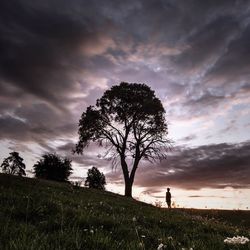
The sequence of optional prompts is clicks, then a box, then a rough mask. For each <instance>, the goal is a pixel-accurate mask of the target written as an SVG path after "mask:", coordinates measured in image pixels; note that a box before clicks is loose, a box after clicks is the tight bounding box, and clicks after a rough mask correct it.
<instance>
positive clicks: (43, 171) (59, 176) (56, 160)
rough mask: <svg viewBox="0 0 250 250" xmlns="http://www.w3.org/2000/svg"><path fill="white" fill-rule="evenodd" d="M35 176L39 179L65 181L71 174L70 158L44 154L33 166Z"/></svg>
mask: <svg viewBox="0 0 250 250" xmlns="http://www.w3.org/2000/svg"><path fill="white" fill-rule="evenodd" d="M33 168H34V171H35V176H36V177H37V178H41V179H48V180H54V181H67V180H68V177H69V176H70V174H71V170H72V168H71V160H69V159H67V158H63V157H60V156H58V155H56V154H45V155H43V156H42V159H40V160H39V161H38V162H37V163H36V164H35V165H34V166H33Z"/></svg>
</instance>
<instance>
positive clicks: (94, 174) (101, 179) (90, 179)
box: [85, 167, 106, 190]
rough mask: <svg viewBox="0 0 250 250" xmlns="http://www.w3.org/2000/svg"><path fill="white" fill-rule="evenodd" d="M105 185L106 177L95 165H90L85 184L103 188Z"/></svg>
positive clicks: (90, 186)
mask: <svg viewBox="0 0 250 250" xmlns="http://www.w3.org/2000/svg"><path fill="white" fill-rule="evenodd" d="M105 185H106V179H105V176H104V174H103V173H101V172H100V171H99V170H98V169H97V168H96V167H92V168H91V169H89V170H88V176H87V178H86V181H85V186H87V187H89V188H97V189H102V190H105V187H104V186H105Z"/></svg>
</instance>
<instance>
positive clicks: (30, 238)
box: [0, 174, 250, 250]
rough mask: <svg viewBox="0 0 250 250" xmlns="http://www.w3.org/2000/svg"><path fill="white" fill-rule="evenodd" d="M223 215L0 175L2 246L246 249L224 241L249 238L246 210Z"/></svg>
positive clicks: (122, 249) (36, 247) (121, 248)
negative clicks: (170, 207) (169, 207)
mask: <svg viewBox="0 0 250 250" xmlns="http://www.w3.org/2000/svg"><path fill="white" fill-rule="evenodd" d="M221 214H222V215H224V217H225V218H223V216H222V215H221V216H220V215H219V214H218V213H217V214H215V212H214V211H212V212H211V211H209V210H207V211H203V212H202V211H199V210H181V209H177V210H175V209H172V210H167V209H161V208H156V207H153V206H151V205H148V204H145V203H142V202H138V201H135V200H133V199H129V198H125V197H122V196H120V195H116V194H113V193H110V192H104V191H98V190H90V189H86V188H76V187H73V186H72V185H70V184H65V183H56V182H51V181H45V180H37V179H30V178H19V177H15V176H9V175H4V174H0V249H25V250H29V249H35V250H38V249H44V250H45V249H46V250H48V249H53V250H54V249H73V250H74V249H81V250H83V249H84V250H85V249H86V250H88V249H98V250H101V249H108V250H112V249H120V250H126V249H147V250H148V249H157V248H158V246H159V244H160V243H162V244H164V246H165V248H162V249H191V248H193V249H197V250H202V249H208V250H212V249H215V250H219V249H250V244H249V243H248V244H245V245H226V244H225V243H224V242H223V240H224V239H225V238H226V237H232V236H236V235H243V236H246V237H248V238H250V231H249V227H248V226H249V216H250V213H249V212H244V213H243V214H242V213H241V212H240V211H239V212H237V211H229V212H228V211H227V214H224V213H223V212H221ZM237 216H238V221H239V224H238V225H237ZM231 218H233V220H232V221H231ZM222 219H223V220H222ZM242 220H245V222H246V223H242ZM240 221H241V222H240ZM231 222H232V223H231Z"/></svg>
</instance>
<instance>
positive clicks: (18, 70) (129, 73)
mask: <svg viewBox="0 0 250 250" xmlns="http://www.w3.org/2000/svg"><path fill="white" fill-rule="evenodd" d="M249 14H250V2H249V1H248V0H239V1H235V0H220V1H217V0H214V1H212V0H210V1H200V0H191V1H186V0H179V1H173V0H169V1H163V0H162V1H161V0H159V1H151V0H137V1H132V0H131V1H115V0H108V1H105V2H103V1H99V0H93V1H84V0H83V1H82V0H81V1H80V0H76V1H67V0H61V1H52V2H51V1H48V0H44V1H31V0H30V1H17V0H16V1H15V0H3V1H1V2H0V89H1V91H0V115H1V116H0V128H1V129H0V139H1V140H4V139H7V140H11V141H12V142H16V145H17V146H19V147H20V143H21V142H22V143H23V144H25V143H27V145H28V143H31V142H35V143H38V144H39V145H40V146H41V147H42V148H43V149H44V151H48V152H52V151H54V150H55V151H56V152H59V153H61V154H64V155H66V156H68V157H69V158H72V159H73V160H74V161H75V162H76V163H78V164H80V165H82V166H89V165H95V166H99V167H109V166H110V165H111V164H110V162H107V161H106V160H104V159H102V158H100V157H98V154H99V153H97V147H96V148H89V149H88V150H87V151H86V153H85V154H84V155H83V156H77V155H72V154H71V150H72V148H73V146H74V139H75V137H76V136H77V123H78V120H79V118H80V115H81V112H82V111H83V110H84V109H85V108H86V106H88V105H90V104H92V105H93V104H95V101H96V99H97V98H99V97H100V96H101V95H102V94H103V92H104V90H105V89H106V88H108V87H110V86H111V85H112V84H118V83H119V82H121V81H128V82H144V83H147V84H149V85H150V86H151V87H152V88H153V89H154V90H156V94H157V95H159V96H160V98H161V99H162V100H164V105H165V106H166V107H167V109H168V110H167V114H170V115H171V117H172V118H173V120H174V119H176V120H177V119H184V120H185V119H186V120H190V119H192V118H194V117H203V118H206V119H207V118H208V117H209V115H210V114H215V113H216V112H217V111H218V110H221V107H223V110H226V109H227V108H228V109H229V108H230V107H232V106H233V105H234V103H237V104H238V103H241V102H243V101H245V102H246V103H247V98H246V97H247V94H248V93H249V82H250V75H249V67H250V65H249V39H250V28H249V27H250V26H249V23H250V19H249ZM168 104H169V106H168ZM225 112H226V111H225ZM176 120H174V121H176ZM228 120H231V119H228ZM234 125H235V124H233V123H232V124H229V125H228V127H226V128H225V129H224V130H223V132H225V133H226V132H227V131H229V130H232V129H234ZM171 136H172V135H171ZM196 136H197V138H199V137H200V135H198V134H197V135H196V134H195V135H193V134H191V135H190V136H186V137H184V138H183V139H182V142H190V143H191V142H192V140H194V139H196ZM55 140H61V143H65V145H64V146H58V145H56V144H55V145H53V143H54V142H55ZM11 147H12V148H14V146H13V145H11ZM217 147H218V149H217ZM247 147H249V143H246V144H242V145H240V144H239V145H230V144H219V145H218V146H215V145H211V146H207V148H206V147H198V148H195V149H182V150H180V152H179V153H178V154H176V155H172V156H169V159H168V161H167V162H164V164H166V167H167V169H173V170H175V171H176V172H174V173H173V172H170V173H168V172H166V169H165V168H164V166H163V165H160V166H159V167H158V168H155V169H154V170H156V172H155V175H154V174H153V173H151V169H150V170H145V171H148V172H149V175H145V176H142V175H141V174H140V172H138V185H147V186H148V185H149V186H150V185H151V186H157V185H158V184H159V185H165V184H166V182H169V184H171V185H177V186H178V185H179V186H182V187H184V188H201V187H203V186H209V185H210V186H212V187H223V186H226V185H232V186H234V187H236V186H237V185H238V186H240V185H242V186H243V187H246V186H247V185H249V183H247V180H246V178H245V177H244V175H243V174H244V173H248V172H249V168H247V167H246V166H245V165H244V164H245V163H244V162H242V161H240V159H242V160H245V161H246V162H247V163H246V164H248V166H249V161H248V160H249V159H248V157H247V156H246V155H245V154H244V152H245V151H244V149H246V148H247ZM239 149H241V151H240V152H238V151H237V150H239ZM27 151H28V150H27ZM236 151H237V154H234V152H236ZM92 152H96V153H95V154H93V153H92ZM91 153H92V154H91ZM202 155H204V158H202V157H201V156H202ZM239 155H241V158H240V156H239ZM215 156H218V158H215ZM226 156H227V157H226ZM229 159H230V160H229ZM223 162H224V163H223ZM232 163H234V165H233V164H232ZM227 166H228V167H227ZM237 167H238V168H237ZM159 169H160V171H159ZM237 169H239V171H238V170H237ZM201 170H202V171H201ZM203 173H204V175H203ZM223 173H224V174H223ZM228 173H230V174H228ZM241 173H242V176H241ZM148 176H150V177H151V176H152V178H148V179H147V177H148ZM225 176H226V177H225ZM241 177H242V178H241ZM112 178H113V180H114V181H120V179H121V178H122V176H121V175H120V173H119V172H116V173H110V179H112ZM224 180H225V181H227V182H228V183H225V181H224ZM157 182H158V184H157ZM209 183H211V184H209Z"/></svg>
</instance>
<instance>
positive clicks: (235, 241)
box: [224, 236, 249, 245]
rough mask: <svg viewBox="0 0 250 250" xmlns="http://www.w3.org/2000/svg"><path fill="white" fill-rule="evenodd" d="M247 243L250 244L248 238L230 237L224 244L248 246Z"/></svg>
mask: <svg viewBox="0 0 250 250" xmlns="http://www.w3.org/2000/svg"><path fill="white" fill-rule="evenodd" d="M247 242H249V239H248V238H247V237H244V236H236V237H235V236H234V237H232V238H230V237H227V238H226V239H225V240H224V243H226V244H233V245H235V244H242V245H244V244H246V243H247Z"/></svg>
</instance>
